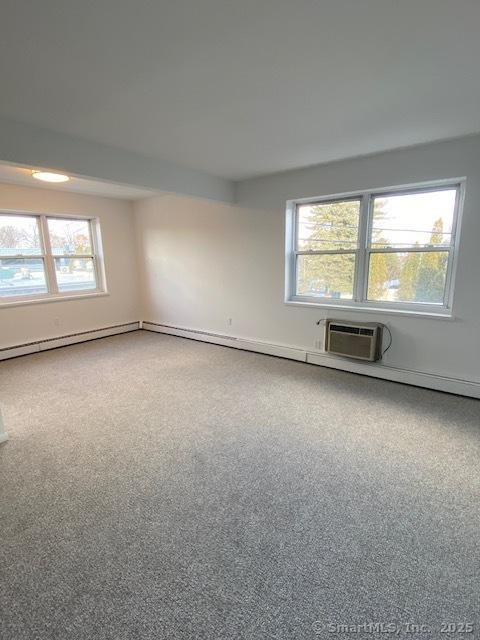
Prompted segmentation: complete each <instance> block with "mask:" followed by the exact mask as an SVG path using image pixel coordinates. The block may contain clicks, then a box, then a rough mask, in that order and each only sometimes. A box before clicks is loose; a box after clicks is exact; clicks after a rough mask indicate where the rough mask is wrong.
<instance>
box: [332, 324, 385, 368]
mask: <svg viewBox="0 0 480 640" xmlns="http://www.w3.org/2000/svg"><path fill="white" fill-rule="evenodd" d="M325 350H326V351H327V352H328V353H331V354H333V355H336V356H346V357H348V358H357V359H359V360H368V361H369V362H374V361H375V360H380V358H381V357H382V325H381V324H379V323H377V322H363V323H354V324H353V323H351V322H342V321H341V320H326V321H325Z"/></svg>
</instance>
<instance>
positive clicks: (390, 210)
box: [287, 182, 463, 314]
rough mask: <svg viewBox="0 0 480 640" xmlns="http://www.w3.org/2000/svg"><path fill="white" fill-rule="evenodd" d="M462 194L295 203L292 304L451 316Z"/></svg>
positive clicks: (438, 191)
mask: <svg viewBox="0 0 480 640" xmlns="http://www.w3.org/2000/svg"><path fill="white" fill-rule="evenodd" d="M462 189H463V184H462V183H460V182H453V183H449V184H446V183H443V184H439V185H435V186H418V187H410V188H402V189H395V190H388V191H386V190H384V191H374V192H372V191H371V192H362V193H359V194H354V195H348V197H338V198H337V197H335V198H328V199H316V200H309V201H297V202H291V203H289V204H290V206H289V211H288V227H287V259H288V264H287V301H290V302H304V303H310V304H311V303H316V304H327V305H335V306H336V305H338V306H354V307H364V308H367V309H368V308H384V309H397V310H407V311H408V310H412V311H417V312H418V311H419V312H422V311H425V312H433V313H442V314H445V313H450V311H451V306H452V295H453V272H454V264H455V258H456V255H455V254H456V245H457V242H456V237H457V235H458V234H457V231H458V219H459V209H460V200H461V195H462Z"/></svg>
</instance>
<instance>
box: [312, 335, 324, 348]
mask: <svg viewBox="0 0 480 640" xmlns="http://www.w3.org/2000/svg"><path fill="white" fill-rule="evenodd" d="M313 346H314V348H315V349H317V350H318V351H322V350H323V340H322V338H315V340H314V341H313Z"/></svg>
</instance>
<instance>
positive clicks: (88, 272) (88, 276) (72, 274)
mask: <svg viewBox="0 0 480 640" xmlns="http://www.w3.org/2000/svg"><path fill="white" fill-rule="evenodd" d="M55 273H56V276H57V284H58V290H59V291H83V290H85V289H96V288H97V283H96V280H95V269H94V265H93V259H92V258H55Z"/></svg>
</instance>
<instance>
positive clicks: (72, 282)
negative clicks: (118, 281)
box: [0, 212, 104, 304]
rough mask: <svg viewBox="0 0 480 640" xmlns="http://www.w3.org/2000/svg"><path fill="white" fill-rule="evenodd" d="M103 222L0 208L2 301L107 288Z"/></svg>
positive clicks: (55, 296)
mask: <svg viewBox="0 0 480 640" xmlns="http://www.w3.org/2000/svg"><path fill="white" fill-rule="evenodd" d="M99 243H100V240H99V229H98V221H97V220H96V219H89V218H71V217H66V216H65V217H60V216H47V215H31V214H12V213H1V212H0V304H1V303H6V302H16V301H19V302H21V301H24V300H25V301H31V300H35V299H37V298H40V299H56V298H64V297H67V296H68V297H70V296H72V295H75V294H80V295H84V294H88V293H97V292H100V291H103V290H104V281H103V275H102V264H101V260H100V244H99Z"/></svg>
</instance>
